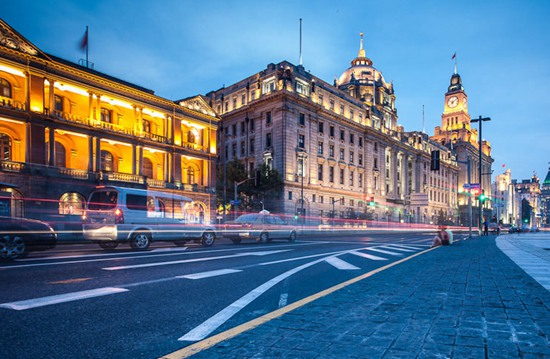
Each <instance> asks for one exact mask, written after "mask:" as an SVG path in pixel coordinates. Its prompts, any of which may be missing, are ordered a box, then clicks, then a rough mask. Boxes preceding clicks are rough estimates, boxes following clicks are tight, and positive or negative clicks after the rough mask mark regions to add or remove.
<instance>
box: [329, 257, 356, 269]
mask: <svg viewBox="0 0 550 359" xmlns="http://www.w3.org/2000/svg"><path fill="white" fill-rule="evenodd" d="M325 262H327V263H328V264H330V265H331V266H333V267H335V268H337V269H340V270H357V269H361V268H359V267H356V266H354V265H353V264H350V263H348V262H346V261H343V260H341V259H340V258H337V257H328V258H327V259H325Z"/></svg>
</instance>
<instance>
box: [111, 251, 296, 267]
mask: <svg viewBox="0 0 550 359" xmlns="http://www.w3.org/2000/svg"><path fill="white" fill-rule="evenodd" d="M291 250H292V249H283V250H279V251H265V252H246V253H237V254H231V255H227V256H219V257H205V258H193V259H182V260H178V261H168V262H156V263H145V264H134V265H128V266H118V267H105V268H102V269H103V270H122V269H135V268H148V267H158V266H166V265H171V264H182V263H194V262H203V261H213V260H216V259H226V258H237V257H244V256H266V255H269V254H275V253H281V252H287V251H291Z"/></svg>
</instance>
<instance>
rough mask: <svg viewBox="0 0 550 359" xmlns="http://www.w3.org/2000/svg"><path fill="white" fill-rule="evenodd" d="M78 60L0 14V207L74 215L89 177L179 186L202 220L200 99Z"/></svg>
mask: <svg viewBox="0 0 550 359" xmlns="http://www.w3.org/2000/svg"><path fill="white" fill-rule="evenodd" d="M86 65H87V66H80V65H77V64H74V63H71V62H68V61H66V60H63V59H60V58H58V57H56V56H54V55H51V54H46V53H44V52H43V51H41V50H40V49H39V48H37V47H36V46H35V45H33V44H32V43H30V42H29V41H28V40H26V39H25V38H24V37H23V36H22V35H20V34H19V33H17V31H15V30H14V29H13V28H11V27H10V26H9V25H8V24H6V23H5V22H3V21H1V20H0V182H1V183H0V193H1V196H0V199H1V205H0V208H1V210H2V212H3V214H11V215H16V216H25V217H31V218H32V217H34V218H41V219H50V220H52V221H54V220H59V222H60V223H64V222H65V221H71V220H74V221H78V217H79V216H80V215H81V214H82V211H83V209H84V204H85V199H86V197H87V196H88V194H89V193H90V192H91V191H92V190H93V189H94V187H96V186H97V185H106V184H113V185H119V186H127V187H138V188H154V189H156V190H160V191H165V192H169V193H178V194H183V195H185V196H188V197H190V198H192V199H193V203H190V204H189V207H188V208H186V209H185V211H186V213H187V214H189V216H190V217H191V218H201V219H202V218H203V217H204V219H205V220H206V221H210V220H211V218H210V217H211V209H213V208H214V206H215V194H214V191H213V189H214V188H215V173H214V169H215V162H216V157H217V155H216V142H215V141H216V129H217V126H218V121H219V118H218V117H217V116H216V114H215V113H214V111H213V110H212V109H211V108H210V107H209V106H208V104H207V102H205V101H204V100H203V98H201V97H199V96H197V97H193V98H188V99H185V100H181V101H178V102H174V101H170V100H167V99H164V98H162V97H159V96H156V95H155V93H154V92H153V91H152V90H149V89H147V88H143V87H141V86H137V85H134V84H131V83H128V82H126V81H124V80H120V79H117V78H114V77H112V76H109V75H106V74H103V73H101V72H99V71H95V70H94V69H93V68H91V66H88V65H89V63H86ZM167 76H168V74H167ZM201 212H202V213H201ZM212 213H214V212H212ZM52 218H53V219H52Z"/></svg>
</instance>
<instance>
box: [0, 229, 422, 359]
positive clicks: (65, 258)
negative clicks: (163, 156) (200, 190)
mask: <svg viewBox="0 0 550 359" xmlns="http://www.w3.org/2000/svg"><path fill="white" fill-rule="evenodd" d="M432 237H433V234H431V233H430V234H428V233H397V232H388V233H384V234H369V235H364V234H363V235H355V236H352V235H347V236H334V237H331V236H324V237H322V238H315V237H313V236H311V237H302V238H298V240H297V241H296V242H295V243H288V242H285V241H274V242H272V243H269V244H257V243H254V242H243V243H242V244H240V245H234V244H232V243H231V242H230V241H229V240H226V239H221V240H219V241H218V242H217V243H216V244H215V245H214V246H213V247H210V248H204V247H200V246H193V245H190V246H188V247H182V248H180V247H176V246H174V245H172V244H164V243H162V244H155V245H154V246H153V247H152V250H150V251H147V252H135V251H131V250H129V247H127V246H119V248H117V250H115V251H112V252H105V251H103V250H102V249H99V248H98V247H97V246H96V245H92V244H72V245H63V246H58V248H56V249H55V250H50V251H47V252H36V253H32V254H31V255H30V256H29V257H28V258H26V259H24V260H18V261H14V262H9V263H1V264H0V281H1V283H2V290H1V291H0V318H1V323H2V324H1V326H0V345H1V347H2V352H3V354H2V356H3V357H6V358H31V357H40V358H84V357H85V358H157V357H160V356H162V355H164V354H166V353H170V352H173V351H176V350H178V349H180V348H182V347H185V346H187V345H190V344H192V343H195V342H197V341H199V340H202V339H204V338H207V337H209V336H211V335H214V334H216V333H219V332H222V331H224V330H227V329H230V328H233V327H235V326H237V325H240V324H242V323H246V322H247V321H249V320H252V319H254V318H257V317H259V316H261V315H264V314H266V313H269V312H271V311H274V310H276V309H278V308H280V307H283V306H285V305H287V304H290V303H293V302H295V301H298V300H300V299H302V298H305V297H308V296H311V295H314V294H316V293H318V292H320V291H322V290H324V289H326V288H329V287H331V286H333V285H336V284H338V283H341V282H344V281H346V280H348V279H351V278H354V277H356V276H359V275H361V274H364V273H367V272H369V271H371V270H373V269H376V268H379V267H382V266H384V265H387V264H389V263H391V262H394V261H396V260H400V259H403V258H406V257H407V256H410V255H413V254H415V253H418V252H419V251H422V250H425V249H426V248H428V247H429V246H430V244H431V238H432Z"/></svg>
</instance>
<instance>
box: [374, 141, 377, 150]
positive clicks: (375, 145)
mask: <svg viewBox="0 0 550 359" xmlns="http://www.w3.org/2000/svg"><path fill="white" fill-rule="evenodd" d="M374 152H378V142H375V143H374Z"/></svg>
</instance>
